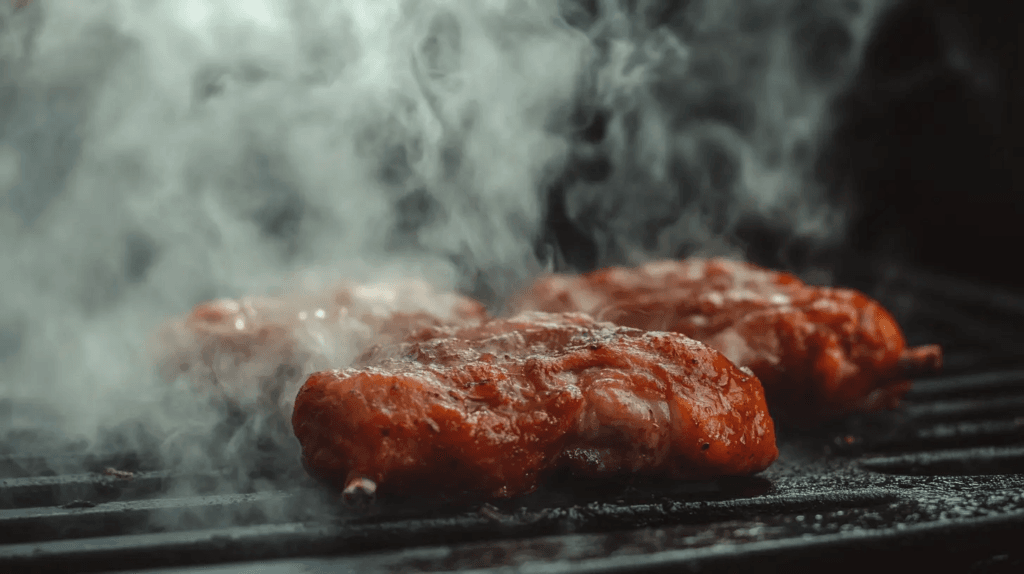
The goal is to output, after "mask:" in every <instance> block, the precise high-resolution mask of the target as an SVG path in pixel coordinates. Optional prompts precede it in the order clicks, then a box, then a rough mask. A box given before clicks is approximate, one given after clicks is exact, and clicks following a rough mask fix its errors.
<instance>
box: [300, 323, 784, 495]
mask: <svg viewBox="0 0 1024 574" xmlns="http://www.w3.org/2000/svg"><path fill="white" fill-rule="evenodd" d="M364 360H365V361H366V362H367V363H370V366H366V367H364V368H361V369H346V370H337V371H326V372H320V373H315V374H313V375H312V376H311V377H310V378H309V380H308V381H307V382H306V384H305V385H304V386H303V387H302V389H301V390H300V391H299V394H298V396H297V397H296V400H295V411H294V415H293V417H292V425H293V428H294V430H295V435H296V436H297V437H298V439H299V442H300V443H301V444H302V452H303V461H304V463H305V465H306V468H307V470H309V472H310V473H311V474H313V475H314V476H316V477H318V478H320V479H321V480H323V481H326V482H328V483H331V484H333V485H334V486H336V487H338V488H344V489H347V490H348V492H349V493H354V492H357V491H358V492H362V493H364V494H365V493H367V492H372V491H373V490H379V491H380V492H383V493H393V494H414V495H442V496H456V497H458V496H462V495H476V496H484V497H511V496H515V495H519V494H524V493H529V492H531V491H533V490H534V489H535V488H537V486H538V485H539V484H540V483H541V481H542V479H543V477H544V476H545V474H547V473H548V472H550V471H552V470H554V469H557V468H566V467H567V468H569V469H571V470H572V471H573V472H574V473H575V474H577V475H580V476H587V477H597V478H601V477H611V476H618V475H623V474H644V475H659V476H668V477H675V478H685V479H698V478H709V477H715V476H724V475H747V474H752V473H756V472H759V471H761V470H763V469H765V468H767V467H768V466H769V465H770V464H771V463H772V462H773V461H774V460H775V458H776V457H777V456H778V451H777V449H776V446H775V433H774V426H773V423H772V420H771V418H770V417H769V416H768V412H767V407H766V405H765V401H764V395H763V392H762V389H761V384H760V383H759V382H758V380H757V377H755V376H754V375H752V374H750V373H749V372H746V371H744V370H741V369H740V368H738V367H736V366H735V365H733V364H732V363H731V362H729V361H728V360H727V359H726V358H725V357H723V356H722V355H721V354H720V353H718V352H717V351H715V350H713V349H711V348H709V347H707V346H705V345H703V344H701V343H699V342H697V341H694V340H692V339H689V338H687V337H684V336H682V335H679V334H673V333H648V332H642V331H639V330H635V329H629V328H622V327H615V326H613V325H611V324H608V323H598V322H595V321H593V320H592V319H591V318H590V317H588V316H585V315H582V314H545V313H534V314H523V315H520V316H517V317H514V318H512V319H501V320H492V321H488V322H486V323H484V324H483V325H481V326H478V327H473V328H462V329H459V328H448V329H430V330H426V331H422V332H420V333H418V334H417V335H416V336H413V337H411V342H408V343H405V344H403V345H399V346H393V347H382V348H379V349H377V350H375V351H374V352H372V353H370V354H368V355H367V356H366V357H364Z"/></svg>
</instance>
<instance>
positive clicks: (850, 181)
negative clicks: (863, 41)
mask: <svg viewBox="0 0 1024 574" xmlns="http://www.w3.org/2000/svg"><path fill="white" fill-rule="evenodd" d="M1008 8H1009V5H1008V4H1005V3H1001V2H968V1H966V0H943V1H939V2H930V1H924V0H921V1H913V2H907V3H905V4H903V5H902V6H901V7H900V8H898V9H896V10H895V11H894V12H893V13H891V14H890V15H889V17H888V18H886V19H885V20H884V21H883V23H882V25H881V26H880V27H879V29H878V30H877V32H876V34H875V36H874V38H873V39H872V41H871V43H870V45H869V47H868V50H867V53H866V54H865V64H864V67H863V68H862V70H861V72H860V74H859V77H858V80H857V82H856V83H855V85H854V87H853V88H852V89H851V90H849V91H848V93H846V94H844V96H843V97H842V98H840V100H839V101H837V102H836V112H837V113H836V125H835V126H834V137H833V141H832V142H831V144H830V146H829V148H828V149H827V151H826V152H825V153H824V154H823V155H822V157H821V158H820V161H819V163H820V168H821V170H820V171H821V174H822V177H823V179H824V180H825V182H826V183H827V184H829V187H830V189H832V190H833V192H834V193H843V191H842V186H843V185H844V184H846V185H848V186H849V190H848V191H847V193H850V194H852V197H851V198H850V204H851V205H850V206H851V208H853V213H854V218H853V226H852V229H851V233H850V237H849V240H850V246H851V247H852V248H853V249H855V250H857V251H860V252H866V253H872V254H878V255H879V256H883V255H887V256H895V257H898V258H901V259H904V260H906V261H907V262H908V263H914V264H919V265H922V266H925V267H928V268H932V269H935V270H939V271H944V272H947V273H953V274H957V275H961V276H965V277H973V278H976V279H978V280H982V281H993V282H999V283H1003V284H1005V285H1008V286H1014V287H1017V288H1021V287H1024V273H1021V270H1020V269H1019V264H1018V262H1019V261H1020V255H1019V250H1020V248H1021V247H1022V246H1024V225H1022V222H1021V220H1020V219H1019V217H1020V213H1019V207H1020V206H1021V190H1020V177H1019V176H1020V166H1019V163H1018V162H1017V155H1018V151H1017V150H1018V149H1019V148H1020V142H1021V138H1020V130H1019V128H1017V127H1016V126H1015V122H1014V114H1015V112H1016V111H1017V106H1016V102H1017V101H1018V100H1019V99H1020V77H1021V74H1020V69H1019V67H1018V62H1019V55H1020V44H1019V41H1018V39H1017V37H1018V33H1019V30H1020V26H1021V18H1020V16H1019V15H1018V16H1014V15H1013V12H1012V11H1011V10H1009V9H1008Z"/></svg>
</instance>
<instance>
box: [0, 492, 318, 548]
mask: <svg viewBox="0 0 1024 574" xmlns="http://www.w3.org/2000/svg"><path fill="white" fill-rule="evenodd" d="M293 498H297V497H296V495H295V494H294V493H285V492H280V491H271V492H260V493H254V494H226V495H214V496H196V497H189V498H158V499H151V500H135V501H130V502H107V503H102V504H91V503H89V504H85V505H83V506H82V507H77V508H63V507H44V508H19V509H13V510H0V539H3V540H4V541H5V542H7V543H14V542H29V541H40V540H51V539H54V538H63V539H71V538H81V537H86V536H109V535H113V534H118V533H121V532H128V531H131V532H137V533H143V532H150V531H153V530H164V529H167V526H166V525H171V524H175V525H185V526H186V527H187V525H188V524H189V516H191V515H193V513H196V512H197V511H198V512H202V513H203V514H204V517H205V518H209V516H210V515H211V514H214V515H221V516H225V517H227V518H230V519H231V520H234V521H236V522H237V521H241V520H242V517H243V516H245V515H248V516H250V517H251V520H250V522H251V521H253V520H257V521H258V520H266V517H267V514H268V513H270V512H274V513H281V510H280V509H281V505H282V504H283V503H287V502H289V499H293ZM261 511H264V512H261ZM293 514H298V513H297V512H296V513H293ZM293 519H294V518H293Z"/></svg>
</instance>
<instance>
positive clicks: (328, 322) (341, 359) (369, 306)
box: [153, 280, 486, 418]
mask: <svg viewBox="0 0 1024 574" xmlns="http://www.w3.org/2000/svg"><path fill="white" fill-rule="evenodd" d="M485 316H486V313H485V310H484V308H483V306H482V305H480V304H479V303H477V302H475V301H472V300H471V299H467V298H465V297H462V296H460V295H457V294H455V293H450V292H441V291H438V290H436V289H434V288H433V287H431V286H430V285H429V284H427V283H426V282H423V281H415V280H410V281H405V282H402V283H396V284H384V283H381V284H367V285H362V284H346V285H339V286H336V287H335V288H333V289H329V290H324V291H322V292H319V293H306V294H292V295H288V296H281V297H244V298H242V299H238V300H235V299H219V300H215V301H209V302H206V303H202V304H200V305H197V306H196V307H195V308H194V309H192V311H191V313H189V314H188V315H186V316H185V317H181V318H176V319H174V320H172V321H169V322H168V323H166V324H165V325H163V326H162V328H161V329H160V330H159V332H158V333H157V335H156V337H155V340H154V341H153V346H154V353H155V356H156V362H157V364H158V366H159V368H160V372H161V374H162V376H163V378H164V379H167V380H174V379H176V378H178V377H185V378H187V379H188V381H189V382H190V383H191V384H192V385H193V386H194V387H195V388H196V389H197V390H198V391H200V392H201V393H203V394H207V395H210V396H211V397H213V398H216V399H224V400H227V401H229V402H231V403H233V404H235V405H238V406H242V407H250V408H251V407H254V406H267V405H275V406H279V407H280V408H282V409H284V411H285V412H286V418H288V417H290V416H291V407H292V400H293V399H294V397H295V393H296V392H297V391H298V388H299V386H300V385H301V384H302V383H303V382H304V381H305V380H306V377H308V376H309V374H310V373H312V372H314V371H316V370H320V369H327V368H332V367H337V366H347V365H348V364H350V363H351V361H352V360H353V359H355V358H356V357H357V356H358V355H359V353H361V352H362V351H363V350H364V348H365V347H366V346H367V345H370V344H372V343H374V342H376V341H378V340H381V339H384V340H389V339H391V338H401V337H403V336H404V335H405V334H406V333H408V332H409V331H411V330H415V329H420V328H425V327H430V326H440V325H446V324H450V323H461V322H467V321H468V322H474V321H479V320H481V319H483V318H484V317H485Z"/></svg>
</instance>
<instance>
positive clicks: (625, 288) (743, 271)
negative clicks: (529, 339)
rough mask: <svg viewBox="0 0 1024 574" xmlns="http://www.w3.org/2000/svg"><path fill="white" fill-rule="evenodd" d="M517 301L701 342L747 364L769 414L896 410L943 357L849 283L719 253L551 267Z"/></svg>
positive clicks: (814, 419)
mask: <svg viewBox="0 0 1024 574" xmlns="http://www.w3.org/2000/svg"><path fill="white" fill-rule="evenodd" d="M515 304H516V306H517V308H518V309H526V310H540V311H549V312H559V311H582V312H586V313H590V314H592V315H594V316H595V317H597V318H598V319H601V320H607V321H611V322H613V323H615V324H618V325H624V326H629V327H634V328H638V329H645V330H654V331H672V332H677V333H683V334H685V335H688V336H690V337H693V338H695V339H698V340H700V341H703V342H705V343H707V344H708V345H710V346H712V347H714V348H716V349H718V350H720V351H721V352H722V353H724V354H725V356H726V357H728V358H729V359H731V360H732V361H734V362H735V363H736V364H738V365H742V366H746V367H749V368H750V369H752V370H753V371H754V373H756V374H757V376H758V377H759V378H760V380H761V382H762V384H763V385H764V389H765V393H766V395H767V397H768V403H769V406H770V407H771V410H772V414H773V415H774V416H775V417H776V418H777V419H779V420H783V421H785V422H788V423H793V424H796V425H800V426H810V425H813V424H816V423H819V422H822V421H826V420H830V419H836V418H840V417H842V416H845V415H847V414H849V413H851V412H857V411H870V410H878V409H887V408H893V407H895V406H896V405H897V404H898V403H899V401H900V399H901V398H902V397H903V395H905V394H906V392H907V391H908V390H909V388H910V382H909V381H908V379H909V378H911V377H913V376H915V375H918V374H925V373H930V372H934V371H936V370H937V369H938V367H939V365H940V363H941V350H940V349H939V348H938V347H937V346H927V347H919V348H908V347H907V345H906V340H905V339H904V337H903V334H902V332H901V331H900V328H899V326H898V325H897V323H896V321H895V320H894V319H893V317H892V315H890V314H889V313H888V312H887V311H886V310H885V309H884V308H882V307H881V305H879V304H878V303H877V302H875V301H873V300H871V299H869V298H868V297H866V296H864V295H863V294H861V293H859V292H857V291H854V290H851V289H836V288H826V287H813V286H808V285H805V284H804V283H802V282H801V281H800V280H799V279H797V278H796V277H794V276H793V275H790V274H787V273H780V272H775V271H769V270H766V269H762V268H760V267H757V266H754V265H751V264H747V263H741V262H737V261H729V260H724V259H699V258H693V259H687V260H684V261H657V262H653V263H648V264H646V265H642V266H640V267H637V268H624V267H612V268H608V269H602V270H598V271H594V272H591V273H588V274H585V275H582V276H569V275H550V276H547V277H542V278H540V279H538V280H537V281H536V282H535V283H534V284H533V285H532V287H531V288H530V289H529V290H528V291H527V292H526V293H524V294H523V295H521V296H520V297H519V298H518V299H517V300H516V302H515Z"/></svg>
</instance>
